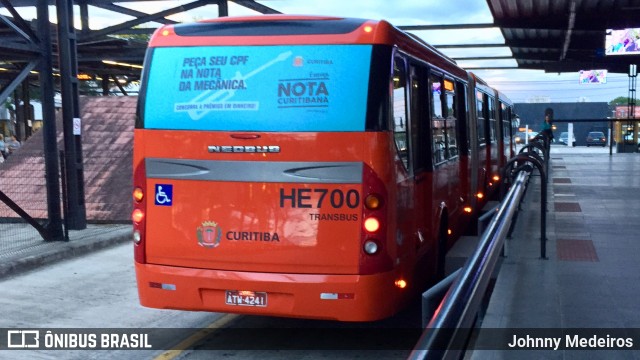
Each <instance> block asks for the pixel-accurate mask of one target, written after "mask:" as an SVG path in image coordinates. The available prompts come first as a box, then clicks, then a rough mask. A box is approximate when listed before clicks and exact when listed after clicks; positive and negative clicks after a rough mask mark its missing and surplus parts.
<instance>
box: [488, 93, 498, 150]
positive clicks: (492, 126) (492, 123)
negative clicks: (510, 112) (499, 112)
mask: <svg viewBox="0 0 640 360" xmlns="http://www.w3.org/2000/svg"><path fill="white" fill-rule="evenodd" d="M488 99H489V101H488V106H489V109H488V110H489V111H488V114H489V142H491V143H495V142H496V140H497V134H496V130H497V129H496V127H497V122H496V110H495V101H494V100H493V97H491V96H488Z"/></svg>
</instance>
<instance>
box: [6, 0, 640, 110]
mask: <svg viewBox="0 0 640 360" xmlns="http://www.w3.org/2000/svg"><path fill="white" fill-rule="evenodd" d="M114 2H115V3H116V4H117V5H119V6H124V7H129V8H131V9H135V10H138V11H142V12H146V13H154V12H158V11H161V10H164V9H167V8H173V7H176V6H178V5H180V4H186V3H189V2H190V1H186V0H184V1H183V0H178V1H145V2H122V3H118V2H117V0H114ZM258 2H259V3H262V4H264V5H266V6H269V7H271V8H273V9H276V10H278V11H280V12H282V13H286V14H304V15H328V16H344V17H357V18H368V19H374V20H379V19H384V20H387V21H389V22H390V23H391V24H393V25H396V26H402V25H443V24H465V23H467V24H473V23H489V22H493V19H492V17H491V12H490V11H489V7H488V5H487V3H486V0H398V1H389V0H349V1H346V0H322V1H317V0H316V1H309V0H258ZM75 10H76V14H78V13H79V11H78V9H77V8H76V9H75ZM18 11H19V12H20V14H21V16H23V17H24V18H25V19H31V18H33V17H35V8H19V9H18ZM0 14H8V12H6V10H5V9H2V10H0ZM50 14H51V21H53V22H55V21H56V20H55V9H54V8H50ZM229 15H230V16H246V15H258V14H257V13H256V12H254V11H252V10H249V9H247V8H245V7H242V6H239V5H237V4H235V3H233V2H232V1H229ZM217 16H218V8H217V5H207V6H205V7H201V8H198V9H196V10H191V11H189V12H186V13H182V14H178V15H174V16H171V17H170V19H172V20H177V21H181V22H191V21H194V20H201V19H207V18H215V17H217ZM132 19H133V18H132V17H129V16H126V15H121V14H118V13H114V12H110V11H107V10H103V9H99V8H95V7H89V26H90V28H91V29H93V30H97V29H100V28H104V27H107V26H111V25H116V24H118V23H120V22H124V21H128V20H132ZM79 23H80V21H79V18H76V20H75V24H76V26H78V25H79ZM145 26H149V27H157V26H159V24H158V23H148V24H146V25H145ZM415 34H416V35H418V36H420V37H422V38H423V39H424V40H425V41H427V42H428V43H430V44H432V45H434V46H436V47H437V46H438V45H447V44H470V43H473V44H482V43H504V38H503V37H502V34H501V32H500V30H499V29H498V28H493V29H472V30H438V31H436V30H431V31H416V32H415ZM603 46H604V44H603ZM441 51H442V52H443V53H445V54H446V55H448V56H450V57H462V56H464V57H469V56H511V55H512V54H511V51H510V50H509V48H507V47H503V48H465V49H443V50H441ZM458 64H459V65H460V66H461V67H463V68H464V67H477V66H516V62H515V60H490V61H489V60H473V61H469V60H467V61H458ZM585 70H591V69H585ZM474 72H475V73H476V74H477V75H478V76H480V77H481V78H483V79H484V80H485V81H487V82H488V83H489V84H490V85H491V86H493V87H495V88H497V89H498V90H500V91H502V92H503V93H505V94H506V95H507V96H508V97H509V98H510V99H511V100H512V101H513V102H516V103H521V102H576V101H587V102H609V101H611V100H613V99H614V98H616V97H620V96H625V97H626V96H627V95H628V77H627V75H626V74H611V73H610V74H609V76H608V79H607V83H606V84H587V85H584V84H579V82H578V73H577V72H576V73H562V74H558V73H545V72H544V71H541V70H524V69H514V70H510V69H508V70H474Z"/></svg>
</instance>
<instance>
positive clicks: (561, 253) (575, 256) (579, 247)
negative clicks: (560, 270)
mask: <svg viewBox="0 0 640 360" xmlns="http://www.w3.org/2000/svg"><path fill="white" fill-rule="evenodd" d="M556 244H557V245H556V251H557V254H558V260H561V261H592V262H597V261H600V259H598V254H597V253H596V249H595V247H593V241H591V240H560V239H558V240H557V242H556Z"/></svg>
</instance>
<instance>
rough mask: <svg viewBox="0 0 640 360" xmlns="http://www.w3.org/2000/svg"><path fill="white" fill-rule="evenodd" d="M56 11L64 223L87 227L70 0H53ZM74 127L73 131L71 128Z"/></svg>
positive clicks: (74, 227) (76, 64) (71, 0)
mask: <svg viewBox="0 0 640 360" xmlns="http://www.w3.org/2000/svg"><path fill="white" fill-rule="evenodd" d="M56 4H57V6H56V10H57V15H58V58H59V63H60V81H61V83H60V87H61V92H62V127H63V133H64V151H65V158H66V168H65V174H66V176H67V184H66V185H67V191H66V193H67V203H68V206H69V212H68V213H67V214H66V218H67V220H68V221H67V224H68V226H69V229H71V230H82V229H85V228H86V227H87V213H86V208H85V199H84V172H83V163H82V137H81V135H80V132H81V128H82V125H81V119H80V105H79V101H78V61H77V49H76V34H75V29H74V27H73V0H56ZM74 127H75V131H74Z"/></svg>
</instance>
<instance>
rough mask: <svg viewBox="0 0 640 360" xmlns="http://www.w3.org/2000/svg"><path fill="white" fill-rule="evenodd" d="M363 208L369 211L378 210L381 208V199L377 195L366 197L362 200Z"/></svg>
mask: <svg viewBox="0 0 640 360" xmlns="http://www.w3.org/2000/svg"><path fill="white" fill-rule="evenodd" d="M364 206H365V207H366V208H367V209H369V210H378V209H379V208H381V207H382V199H381V198H380V196H379V195H377V194H371V195H368V196H367V197H366V198H365V199H364Z"/></svg>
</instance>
